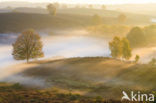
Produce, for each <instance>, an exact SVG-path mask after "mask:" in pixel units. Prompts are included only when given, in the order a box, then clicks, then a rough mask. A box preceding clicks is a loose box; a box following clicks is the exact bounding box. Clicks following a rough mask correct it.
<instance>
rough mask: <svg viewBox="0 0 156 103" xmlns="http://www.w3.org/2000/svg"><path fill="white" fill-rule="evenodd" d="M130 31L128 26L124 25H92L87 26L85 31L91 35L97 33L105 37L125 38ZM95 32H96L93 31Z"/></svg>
mask: <svg viewBox="0 0 156 103" xmlns="http://www.w3.org/2000/svg"><path fill="white" fill-rule="evenodd" d="M130 29H131V27H130V26H126V25H106V24H101V25H96V26H95V25H94V26H89V27H88V28H87V30H88V31H89V32H91V33H94V34H95V32H96V33H98V34H99V35H103V36H107V37H114V36H126V35H125V34H127V33H128V32H129V30H130ZM95 30H96V31H95Z"/></svg>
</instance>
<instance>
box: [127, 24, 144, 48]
mask: <svg viewBox="0 0 156 103" xmlns="http://www.w3.org/2000/svg"><path fill="white" fill-rule="evenodd" d="M127 39H128V40H129V42H130V44H131V46H132V47H138V46H141V45H144V44H146V38H145V34H144V32H143V30H142V29H141V28H139V27H134V28H132V29H131V30H130V32H129V33H128V34H127Z"/></svg>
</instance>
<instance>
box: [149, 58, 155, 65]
mask: <svg viewBox="0 0 156 103" xmlns="http://www.w3.org/2000/svg"><path fill="white" fill-rule="evenodd" d="M149 64H150V65H153V66H154V65H155V64H156V59H155V58H153V59H152V60H151V61H150V62H149Z"/></svg>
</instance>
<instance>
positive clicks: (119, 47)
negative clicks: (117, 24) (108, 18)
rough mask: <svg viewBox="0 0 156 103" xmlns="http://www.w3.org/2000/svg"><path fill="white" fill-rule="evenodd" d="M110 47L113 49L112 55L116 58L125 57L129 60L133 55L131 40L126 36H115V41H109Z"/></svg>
mask: <svg viewBox="0 0 156 103" xmlns="http://www.w3.org/2000/svg"><path fill="white" fill-rule="evenodd" d="M109 49H110V50H111V56H112V57H114V58H121V57H122V58H124V59H126V60H129V59H130V57H131V56H132V53H131V51H132V50H131V48H130V44H129V41H128V40H127V39H126V38H122V40H121V39H120V38H119V37H114V39H113V41H111V42H110V43H109Z"/></svg>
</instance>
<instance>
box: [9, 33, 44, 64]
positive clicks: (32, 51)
mask: <svg viewBox="0 0 156 103" xmlns="http://www.w3.org/2000/svg"><path fill="white" fill-rule="evenodd" d="M42 47H43V45H42V42H41V38H40V35H39V34H37V33H35V32H34V30H27V31H25V32H23V33H22V34H21V35H19V36H18V38H17V40H16V41H15V43H14V44H13V53H12V55H13V57H14V59H16V60H27V62H29V59H32V58H40V57H43V56H44V53H43V51H42Z"/></svg>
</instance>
